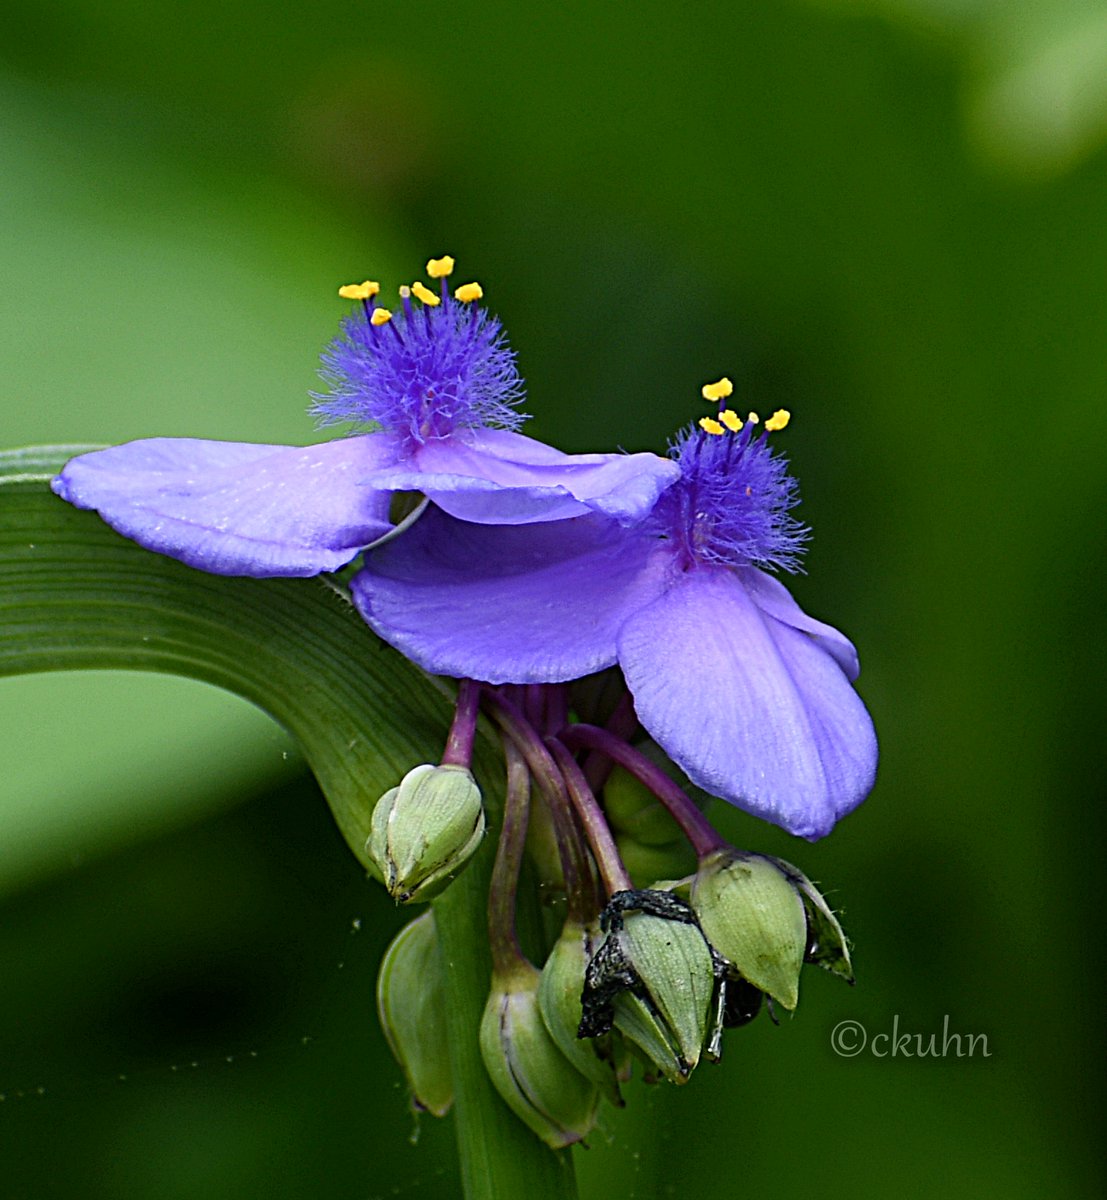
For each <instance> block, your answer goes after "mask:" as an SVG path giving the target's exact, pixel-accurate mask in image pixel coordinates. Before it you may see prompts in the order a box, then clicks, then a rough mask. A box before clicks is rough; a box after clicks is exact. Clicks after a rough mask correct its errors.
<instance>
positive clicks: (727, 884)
mask: <svg viewBox="0 0 1107 1200" xmlns="http://www.w3.org/2000/svg"><path fill="white" fill-rule="evenodd" d="M692 907H693V908H694V909H695V910H696V916H698V917H699V919H700V925H701V927H702V928H703V932H704V934H705V935H706V937H707V940H708V941H709V942H710V943H711V945H712V946H714V947H715V949H716V950H717V951H718V952H719V954H721V955H722V956H723V958H725V959H726V960H727V961H728V962H729V963H730V964H731V965H732V966H733V967H734V968H735V969H736V970H737V972H738V974H739V975H741V976H742V978H743V979H745V980H747V981H748V982H749V983H752V984H753V985H754V987H756V988H759V989H760V990H761V991H763V992H765V993H766V994H767V995H769V996H772V997H773V999H774V1000H776V1001H778V1002H779V1003H780V1004H782V1005H783V1006H784V1007H785V1008H787V1009H793V1008H795V1007H796V1004H797V1002H798V1000H799V973H800V967H801V966H802V965H803V956H804V951H805V950H806V948H807V917H806V914H805V912H804V906H803V901H802V900H801V899H800V893H799V892H798V891H797V889H796V886H795V884H794V883H793V881H792V879H791V878H789V876H788V875H787V874H786V873H785V872H784V871H782V870H781V868H780V867H779V866H778V865H777V863H776V861H775V860H773V859H770V858H763V857H762V856H761V855H759V854H740V853H738V852H737V851H727V852H721V853H719V854H715V855H712V856H710V857H709V858H708V859H705V860H704V862H703V863H702V864H701V865H700V869H699V870H698V871H697V872H696V876H695V879H694V880H693V882H692Z"/></svg>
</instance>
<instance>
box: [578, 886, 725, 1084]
mask: <svg viewBox="0 0 1107 1200" xmlns="http://www.w3.org/2000/svg"><path fill="white" fill-rule="evenodd" d="M632 910H633V911H632ZM624 913H625V914H627V915H623V914H624ZM604 919H605V920H606V921H607V922H608V924H609V928H608V933H607V937H606V938H605V939H604V941H603V943H602V944H601V945H600V948H599V950H597V952H596V954H595V955H594V957H593V959H592V961H591V963H589V966H588V972H587V976H586V980H585V990H584V996H583V998H582V1007H583V1013H584V1015H583V1019H582V1020H581V1025H580V1034H581V1036H582V1037H593V1036H596V1035H597V1034H600V1033H605V1032H606V1031H607V1030H608V1029H609V1028H610V1027H611V1026H612V1025H614V1026H615V1028H616V1029H618V1030H619V1032H620V1033H622V1034H623V1036H624V1037H625V1038H626V1039H627V1041H628V1042H629V1043H630V1044H631V1046H632V1048H633V1049H635V1050H636V1051H637V1052H638V1053H639V1054H641V1055H642V1057H644V1058H645V1059H646V1060H647V1061H648V1062H650V1063H652V1064H653V1065H654V1066H655V1067H656V1068H657V1069H658V1070H659V1071H660V1072H661V1073H662V1074H663V1075H664V1076H665V1078H666V1079H668V1080H670V1081H671V1082H673V1083H684V1082H685V1081H686V1080H687V1078H688V1076H689V1075H690V1074H691V1073H692V1070H693V1068H694V1067H695V1066H696V1064H697V1063H698V1062H699V1060H700V1054H701V1052H702V1050H703V1046H704V1042H705V1040H706V1039H707V1036H708V1025H709V1021H710V1019H711V1018H712V1016H713V1012H714V1010H715V1009H716V1008H717V1007H718V1004H717V999H718V992H717V988H716V971H715V962H714V959H713V957H712V954H711V949H710V947H709V946H708V944H707V942H706V940H705V939H704V935H703V934H702V933H701V932H700V929H699V926H698V925H697V923H696V918H695V915H694V914H693V912H692V910H691V909H690V908H689V907H688V905H686V904H685V903H684V902H683V901H682V900H679V899H678V898H677V897H676V896H673V895H671V894H670V893H667V892H656V891H641V892H619V893H617V895H616V896H614V897H613V898H612V901H611V904H609V905H608V908H607V909H606V910H605V914H604Z"/></svg>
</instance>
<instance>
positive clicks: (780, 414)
mask: <svg viewBox="0 0 1107 1200" xmlns="http://www.w3.org/2000/svg"><path fill="white" fill-rule="evenodd" d="M791 419H792V414H791V413H790V412H789V411H788V410H787V409H786V408H778V409H777V410H776V412H775V413H773V415H772V416H771V417H770V418H769V419H768V420H767V421H766V422H765V428H766V429H767V430H768V431H769V432H770V433H776V431H777V430H778V429H783V428H784V426H785V425H787V424H788V422H789V421H790V420H791Z"/></svg>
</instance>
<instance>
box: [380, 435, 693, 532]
mask: <svg viewBox="0 0 1107 1200" xmlns="http://www.w3.org/2000/svg"><path fill="white" fill-rule="evenodd" d="M679 474H680V470H679V468H678V467H677V466H676V464H675V463H673V462H670V461H669V460H668V459H666V458H660V457H658V456H657V455H656V454H563V453H562V452H561V451H560V450H555V449H554V448H553V447H552V446H547V445H545V444H544V443H542V442H539V441H536V440H535V439H534V438H529V437H525V436H523V435H522V434H519V433H512V432H510V431H508V430H503V429H474V430H463V431H459V432H458V433H457V434H455V435H453V436H452V437H448V438H441V439H438V440H436V441H428V442H427V443H426V444H425V445H423V446H420V447H419V448H418V449H417V450H416V451H415V452H414V453H413V455H412V456H411V458H410V459H409V460H407V461H406V462H404V463H403V464H399V465H397V466H395V467H392V468H389V469H387V470H384V471H381V472H380V473H379V474H378V475H376V476H375V478H374V482H375V484H376V486H379V487H383V488H389V489H394V490H397V491H419V492H422V493H423V494H424V495H426V496H429V497H430V499H431V500H433V501H434V503H435V504H437V505H438V507H439V508H441V509H443V510H444V511H445V512H448V513H449V514H450V515H451V516H454V517H458V518H459V519H460V520H463V521H472V522H475V523H479V524H483V525H521V524H529V523H531V522H538V521H561V520H566V519H569V518H572V517H579V516H584V515H587V514H588V513H590V512H597V513H601V514H603V515H604V516H609V517H612V518H613V519H614V520H616V521H619V522H621V523H623V524H630V523H632V522H635V521H637V520H639V519H641V518H642V517H644V516H646V514H648V513H649V512H650V510H651V509H652V508H653V506H654V504H655V503H656V501H657V498H658V496H659V495H660V494H661V493H662V492H663V491H664V490H665V488H667V487H668V486H669V485H670V484H671V483H673V482H674V481H675V480H676V479H677V478H678V477H679Z"/></svg>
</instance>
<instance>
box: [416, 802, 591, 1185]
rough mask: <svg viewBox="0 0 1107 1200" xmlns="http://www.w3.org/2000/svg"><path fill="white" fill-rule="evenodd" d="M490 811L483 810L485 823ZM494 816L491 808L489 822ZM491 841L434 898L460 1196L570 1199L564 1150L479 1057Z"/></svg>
mask: <svg viewBox="0 0 1107 1200" xmlns="http://www.w3.org/2000/svg"><path fill="white" fill-rule="evenodd" d="M492 816H493V814H492V813H489V818H490V822H491V818H492ZM498 819H499V814H498V813H497V814H496V821H497V823H498ZM492 832H494V831H492ZM493 840H494V839H493V838H492V837H491V836H490V837H488V838H487V839H486V841H485V845H484V847H483V848H482V849H481V851H480V853H479V854H477V855H476V856H475V857H474V858H473V860H472V861H471V862H470V864H469V866H468V867H467V868H466V870H465V871H463V872H462V874H461V875H460V876H459V877H458V878H457V879H456V880H455V881H454V882H453V883H452V884H451V885H450V887H449V888H447V890H446V891H445V892H444V893H443V894H442V895H441V896H440V897H439V898H438V899H437V900H436V901H435V902H434V916H435V923H436V926H437V929H438V942H439V949H440V952H441V954H442V959H443V964H444V967H445V971H446V986H447V989H448V994H449V998H450V1003H449V1009H448V1011H447V1013H446V1025H447V1032H448V1035H449V1041H450V1066H451V1069H452V1071H453V1079H454V1110H453V1113H454V1121H455V1122H456V1130H457V1146H458V1154H459V1157H460V1159H461V1181H462V1185H463V1187H464V1191H465V1200H503V1198H504V1197H506V1196H525V1197H526V1198H527V1200H576V1196H577V1186H576V1176H575V1174H574V1171H573V1160H572V1158H571V1157H570V1154H569V1152H568V1151H567V1150H561V1151H554V1150H549V1149H547V1148H546V1147H545V1146H543V1145H542V1143H541V1142H540V1141H539V1140H538V1139H537V1138H536V1137H535V1136H534V1134H533V1133H531V1131H530V1130H529V1129H527V1127H526V1126H525V1125H524V1124H523V1123H522V1121H520V1120H519V1119H518V1118H517V1117H516V1116H515V1114H514V1113H512V1112H511V1110H510V1109H509V1108H508V1107H507V1105H506V1104H504V1102H503V1101H502V1100H501V1099H500V1097H499V1095H498V1094H497V1093H496V1091H495V1089H494V1088H493V1087H492V1083H491V1081H490V1080H489V1078H488V1073H487V1071H485V1069H484V1063H483V1061H482V1060H481V1056H480V1046H479V1045H478V1042H477V1030H478V1029H479V1027H480V1020H481V1015H482V1014H483V1012H484V1004H485V1001H486V1000H487V999H488V988H489V983H490V980H491V977H492V957H491V953H490V950H489V945H488V917H487V901H486V897H487V894H488V886H489V883H490V880H491V874H492V858H493V855H492V845H491V843H492V842H493ZM522 900H523V896H520V901H522Z"/></svg>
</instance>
